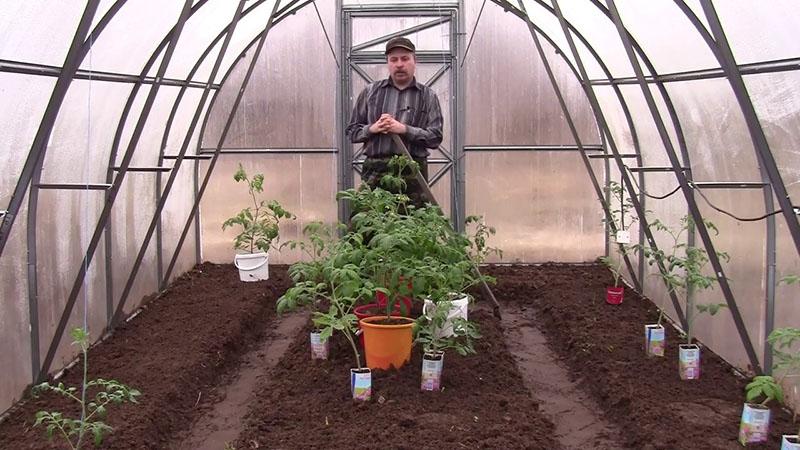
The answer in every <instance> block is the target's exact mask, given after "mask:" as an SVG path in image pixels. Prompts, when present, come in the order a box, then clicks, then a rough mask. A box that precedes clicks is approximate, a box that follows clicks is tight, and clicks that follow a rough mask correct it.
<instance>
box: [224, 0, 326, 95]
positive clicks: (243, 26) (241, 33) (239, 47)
mask: <svg viewBox="0 0 800 450" xmlns="http://www.w3.org/2000/svg"><path fill="white" fill-rule="evenodd" d="M274 6H275V2H274V1H266V2H264V3H262V4H261V5H259V6H258V7H257V8H256V9H254V10H253V11H252V12H251V13H250V14H248V15H247V16H243V17H242V19H241V20H239V23H238V24H237V25H236V31H234V33H233V37H232V38H231V42H230V44H229V47H228V51H227V52H225V57H224V58H223V59H222V65H221V66H220V71H219V73H218V74H217V77H216V79H215V80H214V82H215V83H221V82H222V79H223V77H224V76H225V73H227V72H228V70H229V69H230V67H231V65H233V64H237V63H240V61H239V60H238V59H239V55H240V54H241V53H242V52H243V51H244V50H245V48H246V47H247V46H248V45H249V44H250V43H251V42H252V41H253V40H254V39H256V36H258V34H259V33H261V32H262V31H264V29H265V28H266V27H267V23H268V22H269V17H270V14H271V13H272V9H273V8H274ZM311 12H312V13H313V11H311ZM305 13H306V14H308V11H306V12H305ZM295 20H296V19H295V18H294V17H292V18H290V19H289V20H286V21H284V22H281V23H280V24H278V25H276V26H275V27H274V28H273V29H272V30H270V32H269V33H270V34H272V33H273V32H274V31H275V30H277V29H278V28H279V27H281V25H283V24H285V23H292V22H295ZM283 26H286V25H283ZM289 26H292V25H289ZM270 42H272V41H271V40H270V39H269V37H267V42H266V44H265V45H267V46H269V45H272V44H271V43H270ZM283 43H288V42H285V41H284V42H283ZM257 44H258V40H257V39H256V44H255V45H257ZM251 51H255V48H253V47H251V48H250V49H248V52H251Z"/></svg>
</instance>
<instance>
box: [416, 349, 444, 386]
mask: <svg viewBox="0 0 800 450" xmlns="http://www.w3.org/2000/svg"><path fill="white" fill-rule="evenodd" d="M428 358H429V356H428V355H427V354H426V355H425V358H422V383H421V386H420V389H422V390H423V391H438V390H440V389H441V388H442V368H443V367H444V355H442V356H438V357H436V356H430V359H428ZM434 358H437V359H434Z"/></svg>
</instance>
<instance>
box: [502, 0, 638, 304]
mask: <svg viewBox="0 0 800 450" xmlns="http://www.w3.org/2000/svg"><path fill="white" fill-rule="evenodd" d="M493 1H495V0H493ZM495 3H497V4H498V5H500V6H501V7H503V8H506V9H507V10H508V9H511V10H513V11H517V12H514V14H515V15H516V16H517V17H519V18H520V19H521V20H522V21H524V22H525V23H526V24H527V25H528V29H529V32H530V33H531V37H532V38H533V41H534V44H535V45H536V48H537V51H538V52H539V55H540V58H541V60H542V62H543V64H544V67H545V70H546V72H547V74H548V78H549V79H550V83H551V85H552V87H553V90H554V92H555V94H556V97H557V98H558V101H559V105H560V106H561V108H562V111H563V113H564V117H565V118H566V120H567V124H568V126H569V128H570V132H571V133H572V136H573V139H575V142H576V143H577V146H578V150H579V152H580V154H581V159H582V161H583V163H584V166H585V167H586V170H587V173H588V175H589V178H590V181H591V182H592V185H593V187H594V189H595V194H596V195H597V197H598V200H599V201H600V205H601V207H602V208H603V212H604V213H605V215H606V219H607V221H606V223H607V226H608V227H609V228H611V230H612V232H616V231H617V228H616V224H614V221H613V220H611V218H612V215H611V210H610V208H611V207H610V203H609V201H608V198H607V197H606V194H605V193H604V189H603V188H601V187H600V184H599V182H598V181H597V177H596V176H595V174H594V169H593V168H592V166H591V163H590V162H589V158H588V156H587V155H586V151H587V146H586V145H584V144H583V143H582V142H581V138H580V135H579V134H578V132H577V129H576V128H575V125H574V121H573V120H572V115H571V114H570V112H569V109H568V108H567V107H566V103H565V102H564V99H563V95H562V94H561V89H560V88H559V86H558V83H557V82H556V80H555V77H554V75H553V74H552V69H551V67H550V64H549V62H548V61H547V59H546V55H545V54H544V52H543V49H541V43H540V41H539V39H538V37H537V36H536V33H537V32H538V33H539V34H541V35H542V37H544V38H545V39H546V40H547V41H548V43H549V44H550V45H551V46H552V47H553V48H554V49H555V50H556V52H557V54H560V55H561V58H562V60H563V61H564V62H565V63H566V64H567V67H569V69H570V70H571V71H572V73H573V75H574V76H575V79H576V80H577V81H578V83H580V84H581V85H583V84H584V83H583V80H582V79H581V77H580V75H579V74H578V71H577V70H576V68H575V66H574V65H573V64H572V62H571V61H570V60H569V59H568V58H567V57H566V53H565V52H564V51H563V50H562V49H561V48H560V46H559V45H558V44H556V43H555V41H554V40H553V39H552V38H550V37H549V36H548V35H547V34H546V33H545V32H544V30H542V29H541V28H539V27H538V26H537V25H536V24H534V23H533V21H531V19H530V17H529V16H528V13H527V11H526V10H525V6H524V4H522V3H520V5H521V7H522V9H521V10H519V9H517V8H515V7H514V6H513V5H510V4H508V3H507V2H506V1H503V0H497V1H495ZM538 3H539V4H540V5H541V6H543V7H545V8H548V7H549V6H548V5H545V4H544V3H542V2H538ZM568 25H569V27H570V29H573V30H574V32H575V33H576V35H577V36H578V38H579V39H580V40H581V42H582V43H583V44H584V46H585V47H586V48H587V49H588V50H589V52H590V53H591V54H592V56H593V57H594V58H595V60H596V61H597V63H598V65H599V66H600V67H601V68H602V69H603V71H604V72H606V73H608V74H609V76H610V72H608V68H607V67H606V65H605V62H603V60H602V58H601V57H600V55H599V54H598V53H597V52H596V51H595V50H594V47H592V46H591V44H589V42H588V41H586V39H585V38H584V37H583V35H582V34H581V33H580V32H578V31H577V30H575V29H574V27H573V26H572V25H571V24H568ZM616 93H617V97H618V99H619V101H620V105H621V107H622V110H623V113H624V115H625V118H626V121H627V123H628V126H629V128H630V131H631V136H632V138H633V144H634V148H635V150H636V153H637V161H640V162H641V152H640V150H639V139H638V134H637V133H636V128H635V126H634V124H633V118H632V116H631V114H630V110H629V109H628V106H627V103H626V102H625V99H624V97H623V96H622V93H621V92H620V91H619V90H616ZM596 124H597V127H598V133H599V135H600V137H601V140H603V139H605V138H604V136H605V134H606V133H610V130H608V129H603V128H602V127H601V125H600V122H599V121H596ZM604 148H607V147H606V146H605V145H604ZM612 151H614V152H615V154H616V149H615V148H612ZM607 161H608V160H606V163H605V164H604V169H605V172H606V173H605V176H606V179H608V177H609V167H608V163H607ZM620 173H623V174H624V170H623V169H620ZM631 192H633V191H631ZM605 242H606V247H608V238H607V237H606V239H605ZM623 258H624V260H625V264H626V266H627V268H628V271H629V273H630V275H631V278H632V280H633V283H634V286H635V288H636V289H637V290H639V291H640V292H641V291H642V288H643V284H642V283H641V282H640V279H641V278H642V271H643V265H642V264H641V263H640V264H639V266H640V268H642V270H640V271H639V274H638V276H637V273H636V272H635V271H634V270H633V265H632V264H631V262H630V258H628V255H627V254H623ZM640 261H641V259H640Z"/></svg>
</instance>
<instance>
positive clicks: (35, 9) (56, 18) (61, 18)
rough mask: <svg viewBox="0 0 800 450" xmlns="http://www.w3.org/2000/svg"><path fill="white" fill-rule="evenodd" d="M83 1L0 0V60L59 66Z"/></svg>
mask: <svg viewBox="0 0 800 450" xmlns="http://www.w3.org/2000/svg"><path fill="white" fill-rule="evenodd" d="M85 7H86V2H85V1H81V0H65V1H58V2H45V1H42V0H35V1H20V0H0V11H3V14H2V15H0V36H2V37H3V38H2V39H0V59H9V60H12V61H22V62H29V63H37V64H47V65H51V66H61V65H62V64H63V63H64V59H65V58H66V56H67V51H68V50H69V46H70V43H72V38H73V36H74V35H75V30H76V29H77V28H78V23H79V22H80V20H81V16H82V15H83V10H84V8H85Z"/></svg>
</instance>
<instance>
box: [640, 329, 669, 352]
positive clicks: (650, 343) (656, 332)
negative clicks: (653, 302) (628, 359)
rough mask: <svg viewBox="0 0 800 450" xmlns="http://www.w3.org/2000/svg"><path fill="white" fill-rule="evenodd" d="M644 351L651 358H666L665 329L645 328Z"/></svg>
mask: <svg viewBox="0 0 800 450" xmlns="http://www.w3.org/2000/svg"><path fill="white" fill-rule="evenodd" d="M644 337H645V342H644V349H645V351H646V352H647V354H648V355H649V356H664V338H665V334H664V327H663V326H661V325H645V326H644Z"/></svg>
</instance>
